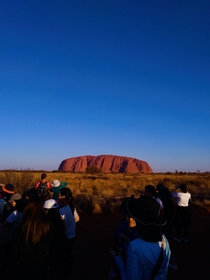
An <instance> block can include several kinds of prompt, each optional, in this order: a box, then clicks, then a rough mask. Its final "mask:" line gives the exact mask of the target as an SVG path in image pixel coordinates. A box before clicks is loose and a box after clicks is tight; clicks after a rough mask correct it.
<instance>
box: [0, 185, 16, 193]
mask: <svg viewBox="0 0 210 280" xmlns="http://www.w3.org/2000/svg"><path fill="white" fill-rule="evenodd" d="M14 189H15V187H14V186H13V185H12V184H6V185H5V186H2V190H3V192H5V193H8V194H14V193H15V192H14Z"/></svg>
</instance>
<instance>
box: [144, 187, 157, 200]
mask: <svg viewBox="0 0 210 280" xmlns="http://www.w3.org/2000/svg"><path fill="white" fill-rule="evenodd" d="M144 190H145V191H144V194H145V195H146V196H150V197H153V196H155V195H156V190H155V187H154V186H152V185H146V186H145V188H144Z"/></svg>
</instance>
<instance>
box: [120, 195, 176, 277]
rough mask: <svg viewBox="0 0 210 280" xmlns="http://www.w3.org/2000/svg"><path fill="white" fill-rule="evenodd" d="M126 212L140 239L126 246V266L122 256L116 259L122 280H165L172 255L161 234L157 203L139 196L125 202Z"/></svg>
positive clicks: (161, 220)
mask: <svg viewBox="0 0 210 280" xmlns="http://www.w3.org/2000/svg"><path fill="white" fill-rule="evenodd" d="M127 209H128V214H129V215H130V216H131V217H133V218H134V219H135V220H136V222H137V225H138V228H139V238H136V239H134V240H133V241H131V242H130V243H129V245H128V247H127V260H126V263H125V262H124V261H123V259H122V257H121V256H119V255H118V256H116V257H115V261H116V264H117V266H118V268H119V269H120V271H121V277H122V280H130V279H132V280H148V279H155V280H166V279H167V272H168V264H169V259H170V253H171V252H170V248H169V244H168V241H167V239H166V237H165V236H164V235H162V233H161V226H162V225H164V224H165V222H166V221H165V219H163V218H162V217H160V216H159V205H158V202H157V201H155V200H154V199H153V198H151V197H147V196H141V197H140V198H138V199H130V200H128V202H127ZM152 275H153V276H154V277H153V278H152V277H151V276H152Z"/></svg>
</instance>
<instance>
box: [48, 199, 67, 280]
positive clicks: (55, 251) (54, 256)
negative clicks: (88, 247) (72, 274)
mask: <svg viewBox="0 0 210 280" xmlns="http://www.w3.org/2000/svg"><path fill="white" fill-rule="evenodd" d="M44 209H45V213H46V215H47V217H48V218H49V219H50V220H51V222H52V224H53V228H54V230H53V236H52V246H51V247H50V249H51V250H50V253H49V266H50V269H49V272H50V276H51V273H53V276H54V278H52V279H56V278H59V277H55V274H59V272H60V274H61V275H62V276H64V274H65V273H64V271H65V267H68V266H69V259H68V251H67V248H68V238H67V236H66V233H65V224H64V221H63V220H62V219H61V216H60V212H59V208H58V203H57V201H56V200H54V199H48V200H46V201H45V203H44ZM50 279H51V278H50ZM62 279H65V278H64V277H62Z"/></svg>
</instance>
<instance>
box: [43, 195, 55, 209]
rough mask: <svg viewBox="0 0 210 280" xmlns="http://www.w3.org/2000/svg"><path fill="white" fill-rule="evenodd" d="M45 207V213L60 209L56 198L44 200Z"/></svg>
mask: <svg viewBox="0 0 210 280" xmlns="http://www.w3.org/2000/svg"><path fill="white" fill-rule="evenodd" d="M43 207H44V209H45V213H48V212H50V210H52V209H57V210H58V203H57V201H56V200H55V199H52V198H51V199H48V200H46V201H45V202H44V206H43Z"/></svg>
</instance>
